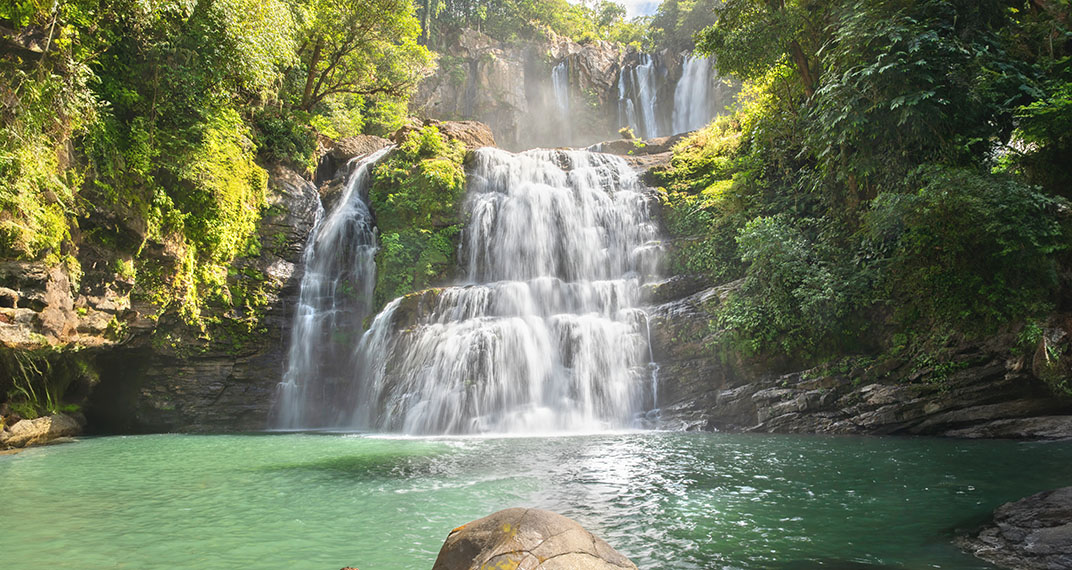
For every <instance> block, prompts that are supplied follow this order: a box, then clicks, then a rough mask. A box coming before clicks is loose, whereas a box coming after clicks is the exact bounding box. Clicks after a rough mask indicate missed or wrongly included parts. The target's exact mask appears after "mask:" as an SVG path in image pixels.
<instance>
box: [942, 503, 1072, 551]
mask: <svg viewBox="0 0 1072 570" xmlns="http://www.w3.org/2000/svg"><path fill="white" fill-rule="evenodd" d="M957 544H958V545H959V546H960V547H961V548H963V549H965V550H967V551H968V552H970V553H971V554H974V555H975V556H977V557H979V558H982V559H983V560H986V561H988V562H991V563H993V564H996V565H998V566H1002V567H1004V568H1015V569H1017V570H1066V569H1068V568H1072V487H1063V488H1061V489H1057V490H1054V491H1046V492H1043V493H1038V494H1036V495H1032V496H1030V497H1027V498H1026V499H1021V500H1019V501H1016V502H1012V503H1006V504H1004V505H1002V506H1001V507H999V508H998V509H997V510H996V511H994V518H993V521H992V522H991V523H990V524H988V525H987V526H985V527H984V528H983V529H982V530H981V531H980V532H979V533H978V534H976V535H974V536H970V537H963V538H960V539H958V540H957Z"/></svg>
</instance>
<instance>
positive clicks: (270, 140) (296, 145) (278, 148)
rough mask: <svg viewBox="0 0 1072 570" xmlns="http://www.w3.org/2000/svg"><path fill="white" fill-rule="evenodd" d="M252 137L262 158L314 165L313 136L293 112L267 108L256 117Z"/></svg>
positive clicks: (310, 166) (314, 145) (306, 165)
mask: <svg viewBox="0 0 1072 570" xmlns="http://www.w3.org/2000/svg"><path fill="white" fill-rule="evenodd" d="M255 126H256V131H255V134H254V136H255V139H256V143H257V152H258V156H259V157H260V158H261V159H262V160H267V161H281V162H286V163H290V164H298V165H302V166H305V167H306V168H310V169H311V168H312V167H313V166H314V160H315V154H316V136H315V135H314V134H313V130H312V129H310V128H309V127H308V126H306V125H304V124H302V123H301V122H300V121H298V120H297V118H296V117H294V116H293V115H283V114H280V113H271V112H266V113H262V114H261V115H260V116H258V117H257V119H256V122H255Z"/></svg>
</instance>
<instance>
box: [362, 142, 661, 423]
mask: <svg viewBox="0 0 1072 570" xmlns="http://www.w3.org/2000/svg"><path fill="white" fill-rule="evenodd" d="M644 190H645V189H644V187H643V186H642V184H641V183H640V182H639V180H638V178H637V175H636V173H635V172H633V170H632V169H631V168H630V167H629V166H628V164H627V163H626V162H625V161H624V160H623V159H622V158H620V157H616V156H610V155H603V154H597V153H588V152H584V151H548V150H535V151H528V152H525V153H522V154H517V155H514V154H509V153H506V152H503V151H499V150H495V149H481V150H479V151H477V152H476V153H475V158H474V160H473V164H472V166H471V169H470V173H469V188H468V192H469V194H468V198H467V200H466V203H465V208H466V211H467V214H468V216H469V222H468V225H467V228H466V230H465V233H464V235H463V236H462V238H463V239H462V246H461V259H462V262H463V267H464V268H465V269H466V271H467V276H468V281H469V283H468V284H466V285H463V286H458V287H448V288H444V289H433V290H429V291H426V292H424V293H421V294H415V295H411V296H408V297H404V298H401V299H396V300H395V301H393V302H392V303H390V304H389V305H388V306H387V307H386V308H385V309H384V310H383V311H382V312H381V313H380V314H379V315H378V316H377V317H376V319H375V320H374V322H373V324H372V325H371V327H370V329H369V331H368V332H367V333H366V334H365V336H364V337H363V339H362V341H361V346H360V350H359V352H360V353H362V354H365V355H366V358H365V359H364V362H365V363H366V367H365V368H364V370H363V374H362V375H363V376H364V378H362V381H361V384H362V389H361V394H360V398H359V401H360V402H361V404H360V405H359V407H358V409H357V412H356V414H355V418H354V425H355V427H364V428H369V429H376V430H386V431H401V432H405V433H413V434H435V433H451V434H456V433H482V432H555V431H574V432H575V431H591V430H602V429H608V428H624V427H630V426H632V425H635V420H636V418H637V417H638V414H639V413H640V412H641V411H643V410H645V409H650V408H651V407H652V405H653V400H654V393H653V386H652V383H651V382H652V379H653V378H654V376H653V371H652V370H651V367H650V365H649V363H650V352H649V348H648V337H647V315H646V314H645V313H644V311H643V310H642V309H640V308H639V307H638V304H639V295H640V286H641V284H642V282H643V281H644V280H645V279H648V278H649V277H651V276H652V275H654V274H655V272H656V270H657V263H658V259H659V252H660V246H659V244H658V242H657V241H656V240H657V237H658V236H657V229H656V226H655V224H654V223H653V222H652V220H651V218H650V215H649V206H650V204H649V197H648V195H647V194H646V193H645V191H644Z"/></svg>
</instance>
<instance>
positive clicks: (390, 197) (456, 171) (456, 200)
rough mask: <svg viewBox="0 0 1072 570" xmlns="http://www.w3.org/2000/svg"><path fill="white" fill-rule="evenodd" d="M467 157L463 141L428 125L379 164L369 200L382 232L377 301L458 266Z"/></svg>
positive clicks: (438, 277) (380, 302) (413, 288)
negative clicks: (456, 260) (457, 254)
mask: <svg viewBox="0 0 1072 570" xmlns="http://www.w3.org/2000/svg"><path fill="white" fill-rule="evenodd" d="M464 158H465V146H464V145H463V144H462V143H460V142H458V141H453V140H448V139H446V138H445V137H444V136H443V135H442V134H440V132H439V129H438V128H436V127H435V126H427V127H424V128H422V129H418V130H415V131H412V132H410V133H409V134H408V135H407V136H406V138H405V140H403V141H402V143H401V144H400V145H399V146H398V149H396V150H395V151H394V152H392V153H391V154H390V155H388V157H387V158H386V159H384V160H383V161H382V162H381V163H380V164H378V165H377V166H376V168H375V169H374V170H373V174H372V175H373V184H372V188H371V189H370V191H369V202H370V204H371V206H372V211H373V212H374V213H375V215H376V223H377V226H378V227H379V229H380V232H381V236H382V237H381V243H382V247H381V248H380V251H379V253H377V255H376V292H375V297H376V303H377V306H382V305H383V304H384V303H386V302H387V301H389V300H390V299H393V298H395V297H398V296H401V295H405V294H406V293H409V292H411V291H416V290H419V289H422V288H424V287H426V286H428V285H429V284H431V283H434V282H436V281H437V280H441V279H442V278H444V277H445V276H446V274H447V273H448V272H449V270H450V269H451V268H452V267H453V260H454V250H455V248H456V243H455V240H456V239H457V236H458V233H459V231H460V228H461V226H460V223H461V219H460V213H459V209H460V208H459V207H460V200H461V198H462V195H463V194H464V191H465V170H464V168H463V167H462V161H463V159H464Z"/></svg>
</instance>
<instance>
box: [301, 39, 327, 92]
mask: <svg viewBox="0 0 1072 570" xmlns="http://www.w3.org/2000/svg"><path fill="white" fill-rule="evenodd" d="M323 48H324V39H323V37H322V36H317V37H316V44H314V45H313V55H312V57H310V58H309V70H308V71H307V72H306V74H305V90H304V91H303V92H302V102H301V106H302V109H303V110H305V111H309V110H311V107H312V106H313V86H314V85H315V84H316V66H317V65H319V64H320V52H321V50H322V49H323Z"/></svg>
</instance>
